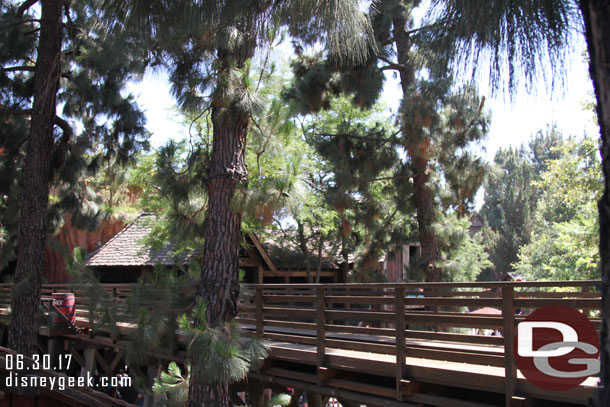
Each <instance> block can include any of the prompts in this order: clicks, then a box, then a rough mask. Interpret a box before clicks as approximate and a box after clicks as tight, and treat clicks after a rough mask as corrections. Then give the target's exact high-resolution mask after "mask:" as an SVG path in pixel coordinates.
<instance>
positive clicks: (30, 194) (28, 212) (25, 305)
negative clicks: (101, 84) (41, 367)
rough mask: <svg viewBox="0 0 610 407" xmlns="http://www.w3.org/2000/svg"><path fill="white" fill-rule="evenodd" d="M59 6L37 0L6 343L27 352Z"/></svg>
mask: <svg viewBox="0 0 610 407" xmlns="http://www.w3.org/2000/svg"><path fill="white" fill-rule="evenodd" d="M62 10H63V3H62V2H61V1H57V0H42V7H41V30H40V39H39V44H38V57H37V60H36V71H35V74H34V75H35V80H34V101H33V108H32V114H31V121H30V130H29V135H28V145H27V152H26V157H25V168H24V180H23V186H22V189H21V195H20V197H19V210H20V212H19V249H18V253H17V267H16V270H15V286H14V288H13V295H12V301H11V307H12V321H11V326H10V328H9V338H8V346H9V347H10V348H11V349H13V350H15V351H16V352H18V353H21V354H24V355H28V356H31V355H32V354H33V353H34V352H35V351H36V346H37V342H38V341H37V338H38V308H39V304H40V281H41V277H42V272H43V267H44V247H45V241H46V214H47V207H48V203H49V183H50V176H51V169H50V168H51V156H52V149H53V126H54V122H55V110H56V95H57V89H58V87H59V79H60V73H61V42H62Z"/></svg>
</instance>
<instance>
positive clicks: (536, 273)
mask: <svg viewBox="0 0 610 407" xmlns="http://www.w3.org/2000/svg"><path fill="white" fill-rule="evenodd" d="M557 150H558V151H559V152H560V158H558V159H554V160H551V161H549V162H548V168H547V170H546V172H544V173H543V174H542V176H541V179H540V181H538V182H537V183H536V185H537V187H538V188H539V189H540V191H541V193H542V196H541V198H540V202H539V204H538V207H537V209H536V213H535V216H534V231H533V234H532V239H531V243H529V244H527V245H525V246H523V247H522V248H521V251H520V253H519V260H518V262H516V263H515V267H516V269H517V270H518V271H519V272H520V273H522V274H523V275H524V276H526V277H527V278H528V279H530V280H580V279H595V278H596V276H597V275H598V274H599V251H598V243H599V240H598V239H599V222H598V216H597V201H598V200H599V198H600V197H601V193H602V185H603V182H602V178H601V168H600V160H599V150H598V146H597V143H596V142H595V141H594V140H592V139H589V138H584V139H582V140H575V139H570V140H568V141H566V142H565V143H564V145H563V146H561V147H560V148H557Z"/></svg>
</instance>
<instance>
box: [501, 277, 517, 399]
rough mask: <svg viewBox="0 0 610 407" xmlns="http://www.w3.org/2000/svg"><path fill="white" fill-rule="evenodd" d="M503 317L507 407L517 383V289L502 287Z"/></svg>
mask: <svg viewBox="0 0 610 407" xmlns="http://www.w3.org/2000/svg"><path fill="white" fill-rule="evenodd" d="M502 319H503V323H504V329H503V332H502V335H503V336H504V369H505V370H504V372H505V373H504V376H505V378H504V392H505V400H506V407H510V405H511V400H512V398H513V395H514V394H515V390H516V385H517V365H516V364H515V352H514V349H515V289H514V288H513V287H502Z"/></svg>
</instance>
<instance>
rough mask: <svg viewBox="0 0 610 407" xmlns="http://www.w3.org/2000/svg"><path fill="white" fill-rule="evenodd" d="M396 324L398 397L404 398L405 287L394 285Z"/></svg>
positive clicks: (405, 369)
mask: <svg viewBox="0 0 610 407" xmlns="http://www.w3.org/2000/svg"><path fill="white" fill-rule="evenodd" d="M394 317H395V318H394V324H395V329H396V398H397V399H398V400H402V396H403V394H404V392H403V383H404V382H403V381H404V379H405V375H406V373H407V361H406V358H407V350H406V338H405V287H404V286H400V287H394Z"/></svg>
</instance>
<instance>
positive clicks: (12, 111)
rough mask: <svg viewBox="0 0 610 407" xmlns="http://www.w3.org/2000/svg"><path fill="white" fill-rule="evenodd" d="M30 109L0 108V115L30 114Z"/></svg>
mask: <svg viewBox="0 0 610 407" xmlns="http://www.w3.org/2000/svg"><path fill="white" fill-rule="evenodd" d="M31 114H32V109H0V115H1V116H30V115H31Z"/></svg>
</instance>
